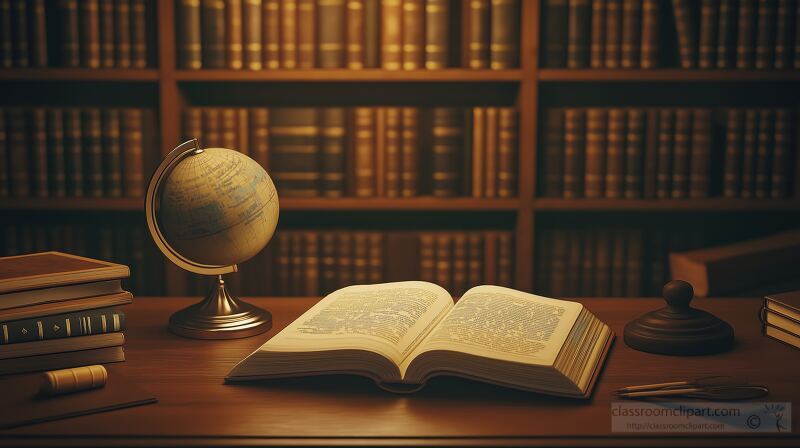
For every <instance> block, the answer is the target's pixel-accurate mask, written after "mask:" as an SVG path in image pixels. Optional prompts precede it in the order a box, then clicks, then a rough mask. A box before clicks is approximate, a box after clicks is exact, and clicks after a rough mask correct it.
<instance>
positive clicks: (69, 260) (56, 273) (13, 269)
mask: <svg viewBox="0 0 800 448" xmlns="http://www.w3.org/2000/svg"><path fill="white" fill-rule="evenodd" d="M0 272H2V275H0V294H2V295H0V297H3V299H2V300H0V308H3V309H4V308H6V307H16V306H24V305H25V304H27V305H33V304H35V303H41V302H42V301H48V302H50V301H59V300H67V299H72V298H76V297H81V295H75V294H82V293H83V292H86V291H95V292H96V291H100V292H99V294H109V291H110V290H113V291H114V292H116V291H118V290H119V289H118V288H119V283H117V284H116V286H115V285H110V284H103V285H92V286H91V287H90V286H88V285H87V286H86V289H81V288H78V287H76V289H74V290H73V289H70V290H62V291H58V292H57V294H58V296H56V297H53V294H54V293H56V292H41V294H40V293H39V292H37V293H30V294H27V293H26V294H20V295H13V296H11V295H7V294H10V293H19V292H21V291H28V290H38V289H43V288H54V287H60V286H66V285H75V284H81V283H89V282H103V281H107V280H118V279H121V278H126V277H128V276H129V275H130V271H129V269H128V267H127V266H123V265H120V264H116V263H111V262H106V261H100V260H95V259H91V258H85V257H79V256H77V255H70V254H65V253H62V252H54V251H51V252H41V253H35V254H27V255H17V256H13V257H2V258H0ZM92 288H98V289H92ZM109 288H110V289H109ZM62 296H63V297H62ZM37 297H38V298H37ZM42 297H46V298H47V299H42Z"/></svg>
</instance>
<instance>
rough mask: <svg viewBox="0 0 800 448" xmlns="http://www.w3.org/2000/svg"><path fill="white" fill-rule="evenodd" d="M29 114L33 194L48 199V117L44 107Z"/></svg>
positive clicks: (36, 108)
mask: <svg viewBox="0 0 800 448" xmlns="http://www.w3.org/2000/svg"><path fill="white" fill-rule="evenodd" d="M28 113H29V116H28V122H29V125H30V128H29V131H30V132H29V135H28V138H29V141H30V152H31V156H32V157H31V158H30V161H31V162H32V164H31V165H32V166H31V168H32V170H31V175H32V179H31V180H32V181H33V182H32V187H33V191H32V193H33V194H34V195H35V196H38V197H42V198H46V197H47V196H49V194H50V192H49V189H48V185H47V183H48V179H47V171H48V169H47V118H46V117H47V116H46V114H45V110H44V108H42V107H35V108H33V109H31V110H30V111H29V112H28Z"/></svg>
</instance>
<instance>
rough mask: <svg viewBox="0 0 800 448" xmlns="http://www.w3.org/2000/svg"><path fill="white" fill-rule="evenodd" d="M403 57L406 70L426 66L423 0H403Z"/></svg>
mask: <svg viewBox="0 0 800 448" xmlns="http://www.w3.org/2000/svg"><path fill="white" fill-rule="evenodd" d="M402 1H403V7H402V11H403V12H402V16H401V17H402V19H401V22H402V23H401V24H400V28H401V29H402V30H403V31H402V33H401V38H400V41H401V42H402V45H401V49H402V52H401V59H402V61H403V68H404V69H405V70H416V69H419V68H422V67H424V64H425V62H424V57H425V51H424V48H423V46H424V45H425V24H424V20H425V9H424V8H425V5H424V2H423V0H402Z"/></svg>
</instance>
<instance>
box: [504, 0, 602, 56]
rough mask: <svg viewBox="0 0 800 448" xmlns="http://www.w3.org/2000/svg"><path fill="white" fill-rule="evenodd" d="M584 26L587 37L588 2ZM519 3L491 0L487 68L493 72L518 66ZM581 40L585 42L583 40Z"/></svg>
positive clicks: (512, 0) (511, 0)
mask: <svg viewBox="0 0 800 448" xmlns="http://www.w3.org/2000/svg"><path fill="white" fill-rule="evenodd" d="M581 1H583V2H587V6H586V14H585V15H586V18H585V20H583V21H585V22H586V23H585V24H582V25H581V26H582V28H585V29H586V31H585V33H584V36H586V37H588V35H589V31H588V25H589V21H588V14H589V11H588V0H581ZM520 16H521V13H520V2H519V0H491V13H490V17H491V20H490V23H489V67H491V68H492V69H495V70H501V69H508V68H514V67H518V66H519V40H520V37H519V30H520ZM583 40H586V39H585V38H584V39H583ZM585 52H586V53H588V44H587V46H586V51H585Z"/></svg>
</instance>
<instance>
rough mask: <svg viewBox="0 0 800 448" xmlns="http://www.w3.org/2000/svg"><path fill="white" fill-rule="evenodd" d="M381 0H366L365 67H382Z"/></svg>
mask: <svg viewBox="0 0 800 448" xmlns="http://www.w3.org/2000/svg"><path fill="white" fill-rule="evenodd" d="M380 28H381V3H380V0H364V67H366V68H377V67H380V65H381V64H380V53H381V46H380V36H381V34H380Z"/></svg>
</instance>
